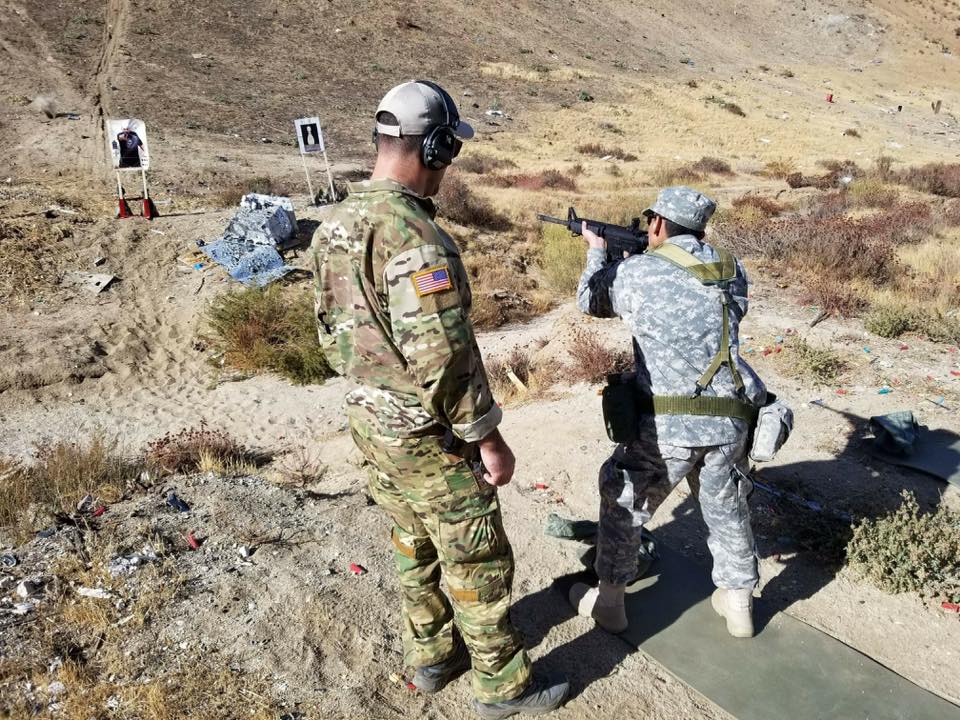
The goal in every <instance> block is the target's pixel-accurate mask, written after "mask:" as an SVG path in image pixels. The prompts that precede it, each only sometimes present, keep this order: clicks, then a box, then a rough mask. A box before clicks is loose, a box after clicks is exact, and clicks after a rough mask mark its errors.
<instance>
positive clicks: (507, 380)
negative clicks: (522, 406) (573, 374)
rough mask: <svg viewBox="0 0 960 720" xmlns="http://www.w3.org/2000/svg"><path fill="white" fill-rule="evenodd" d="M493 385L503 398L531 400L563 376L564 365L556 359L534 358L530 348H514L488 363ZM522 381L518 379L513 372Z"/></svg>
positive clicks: (501, 400) (496, 396) (503, 400)
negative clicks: (537, 359) (538, 359)
mask: <svg viewBox="0 0 960 720" xmlns="http://www.w3.org/2000/svg"><path fill="white" fill-rule="evenodd" d="M486 367H487V376H488V377H489V379H490V388H491V391H492V392H493V395H494V397H495V398H497V399H498V400H499V401H500V402H504V403H507V402H513V401H518V400H529V399H533V398H536V397H540V396H542V395H543V394H544V393H545V392H546V391H547V390H549V389H550V388H551V387H553V386H554V385H556V384H557V383H559V382H560V381H561V380H562V379H563V368H562V367H561V365H560V364H559V363H557V362H556V361H553V360H543V361H540V362H534V360H533V357H532V356H531V354H530V352H529V351H527V350H524V349H522V348H519V347H515V348H513V349H512V350H511V351H510V353H509V354H508V355H506V356H497V357H493V358H491V359H490V360H488V361H487V363H486ZM511 374H513V377H514V378H516V380H517V381H519V383H520V385H522V387H521V386H520V385H518V384H517V382H515V381H514V380H513V379H512V378H511V377H510V375H511Z"/></svg>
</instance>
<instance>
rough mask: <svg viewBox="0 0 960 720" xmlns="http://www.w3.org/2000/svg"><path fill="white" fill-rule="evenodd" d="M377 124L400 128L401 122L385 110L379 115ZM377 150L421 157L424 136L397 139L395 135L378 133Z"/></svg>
mask: <svg viewBox="0 0 960 720" xmlns="http://www.w3.org/2000/svg"><path fill="white" fill-rule="evenodd" d="M377 122H378V123H379V124H380V125H395V126H397V127H399V126H400V121H399V120H397V116H396V115H394V114H393V113H392V112H387V111H386V110H383V111H381V112H378V113H377ZM376 137H377V150H381V149H383V150H387V151H390V152H395V153H399V154H401V155H419V154H420V146H421V145H423V135H402V136H400V137H395V136H393V135H384V134H382V133H377V136H376Z"/></svg>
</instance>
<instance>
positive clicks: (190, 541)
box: [187, 532, 200, 550]
mask: <svg viewBox="0 0 960 720" xmlns="http://www.w3.org/2000/svg"><path fill="white" fill-rule="evenodd" d="M187 545H189V546H190V549H191V550H199V549H200V542H199V541H198V540H197V539H196V538H195V537H194V536H193V532H188V533H187Z"/></svg>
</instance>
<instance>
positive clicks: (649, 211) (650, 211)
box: [640, 207, 656, 218]
mask: <svg viewBox="0 0 960 720" xmlns="http://www.w3.org/2000/svg"><path fill="white" fill-rule="evenodd" d="M640 214H641V215H643V216H644V217H645V218H649V217H653V216H654V215H656V213H655V212H654V211H653V208H652V207H648V208H647V209H646V210H644V211H643V212H642V213H640Z"/></svg>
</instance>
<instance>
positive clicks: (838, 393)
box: [837, 388, 848, 395]
mask: <svg viewBox="0 0 960 720" xmlns="http://www.w3.org/2000/svg"><path fill="white" fill-rule="evenodd" d="M847 392H848V391H847V390H844V389H843V388H840V389H839V390H837V395H846V394H847Z"/></svg>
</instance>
